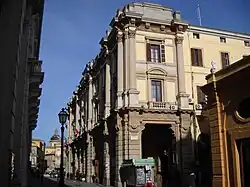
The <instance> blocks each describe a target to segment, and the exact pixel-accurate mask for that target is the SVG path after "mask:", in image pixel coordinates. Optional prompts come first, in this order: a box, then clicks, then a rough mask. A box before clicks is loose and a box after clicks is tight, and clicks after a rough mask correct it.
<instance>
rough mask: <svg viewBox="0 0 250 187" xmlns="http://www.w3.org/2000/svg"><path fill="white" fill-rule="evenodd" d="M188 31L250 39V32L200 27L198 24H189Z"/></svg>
mask: <svg viewBox="0 0 250 187" xmlns="http://www.w3.org/2000/svg"><path fill="white" fill-rule="evenodd" d="M188 31H190V32H197V33H204V34H210V35H211V34H214V35H218V36H225V37H231V38H235V39H245V40H250V34H248V33H239V32H233V31H227V30H222V29H215V28H209V27H200V26H194V25H189V27H188Z"/></svg>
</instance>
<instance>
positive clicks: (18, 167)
mask: <svg viewBox="0 0 250 187" xmlns="http://www.w3.org/2000/svg"><path fill="white" fill-rule="evenodd" d="M43 7H44V1H43V0H18V1H16V0H2V1H0V49H1V51H0V62H1V68H0V79H1V92H0V152H1V157H0V158H1V159H0V168H1V169H0V184H1V186H4V187H9V186H27V179H28V173H29V164H30V162H29V158H30V151H31V141H32V130H34V129H35V128H36V125H37V117H38V112H39V105H40V100H39V97H40V95H41V90H42V89H41V88H40V85H41V84H42V82H43V77H44V73H43V72H42V61H40V60H39V48H40V35H41V27H42V17H43Z"/></svg>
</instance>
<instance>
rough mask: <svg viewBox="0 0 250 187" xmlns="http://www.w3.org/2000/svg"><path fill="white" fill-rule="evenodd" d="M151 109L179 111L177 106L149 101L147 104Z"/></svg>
mask: <svg viewBox="0 0 250 187" xmlns="http://www.w3.org/2000/svg"><path fill="white" fill-rule="evenodd" d="M147 105H148V108H149V109H159V110H160V109H165V110H178V107H177V105H175V104H171V103H168V102H154V101H149V102H148V103H147Z"/></svg>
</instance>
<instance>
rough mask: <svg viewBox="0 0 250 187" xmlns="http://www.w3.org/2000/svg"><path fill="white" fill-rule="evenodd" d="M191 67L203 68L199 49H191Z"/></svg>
mask: <svg viewBox="0 0 250 187" xmlns="http://www.w3.org/2000/svg"><path fill="white" fill-rule="evenodd" d="M191 60H192V66H199V67H202V66H203V62H202V51H201V49H195V48H191Z"/></svg>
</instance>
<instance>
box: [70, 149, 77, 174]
mask: <svg viewBox="0 0 250 187" xmlns="http://www.w3.org/2000/svg"><path fill="white" fill-rule="evenodd" d="M72 159H73V161H72V163H71V164H72V175H73V177H75V174H76V173H75V172H76V171H75V166H76V149H75V146H74V145H73V146H72Z"/></svg>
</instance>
